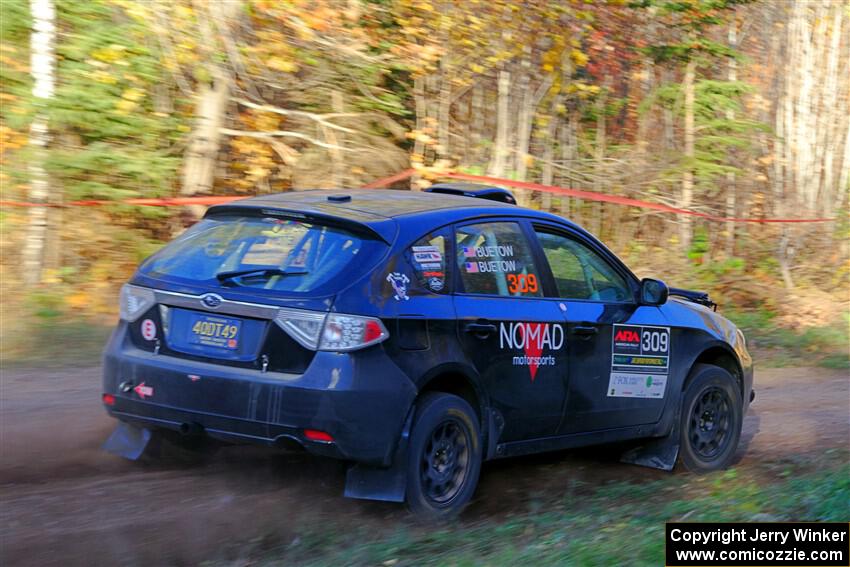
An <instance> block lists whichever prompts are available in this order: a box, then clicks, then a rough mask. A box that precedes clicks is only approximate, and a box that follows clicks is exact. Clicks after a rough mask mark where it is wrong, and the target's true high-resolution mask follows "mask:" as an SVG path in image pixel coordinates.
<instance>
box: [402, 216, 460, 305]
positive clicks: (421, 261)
mask: <svg viewBox="0 0 850 567" xmlns="http://www.w3.org/2000/svg"><path fill="white" fill-rule="evenodd" d="M449 234H450V233H449V230H448V229H441V230H439V231H436V232H432V233H431V234H427V235H425V236H423V237H422V238H420V239H419V240H417V241H416V242H415V243H414V244H413V246H411V247H410V248H408V250H407V253H406V256H407V259H408V261H409V262H410V265H411V266H413V273H414V274H415V275H416V279H417V280H419V285H421V286H422V287H424V288H425V289H427V290H429V291H432V292H434V293H448V292H449V286H448V285H447V280H446V277H447V274H446V269H447V266H446V250H447V248H448V240H449Z"/></svg>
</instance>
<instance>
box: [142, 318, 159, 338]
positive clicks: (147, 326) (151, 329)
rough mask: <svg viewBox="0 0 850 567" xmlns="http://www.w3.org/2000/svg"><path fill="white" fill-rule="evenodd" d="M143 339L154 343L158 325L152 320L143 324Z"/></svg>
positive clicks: (147, 320)
mask: <svg viewBox="0 0 850 567" xmlns="http://www.w3.org/2000/svg"><path fill="white" fill-rule="evenodd" d="M141 328H142V338H144V339H145V340H146V341H152V340H154V339H155V338H156V323H154V322H153V320H152V319H145V320H144V321H142V324H141Z"/></svg>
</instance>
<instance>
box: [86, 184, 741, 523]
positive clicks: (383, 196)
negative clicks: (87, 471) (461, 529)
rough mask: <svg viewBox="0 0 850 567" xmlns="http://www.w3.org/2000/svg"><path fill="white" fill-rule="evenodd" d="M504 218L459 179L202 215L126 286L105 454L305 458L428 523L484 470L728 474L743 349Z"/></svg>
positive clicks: (557, 239)
mask: <svg viewBox="0 0 850 567" xmlns="http://www.w3.org/2000/svg"><path fill="white" fill-rule="evenodd" d="M513 203H514V200H513V197H512V196H511V194H510V193H509V192H507V191H504V190H501V189H498V188H481V189H475V188H474V187H470V186H464V185H458V184H455V185H451V184H449V185H438V186H435V187H433V188H432V189H431V190H430V191H429V192H421V193H420V192H407V191H378V190H362V191H360V190H357V191H304V192H292V193H285V194H280V195H268V196H263V197H256V198H251V199H246V200H243V201H237V202H234V203H231V204H228V205H220V206H216V207H212V208H210V209H209V211H208V212H207V214H206V216H205V217H204V219H203V220H201V221H200V222H199V223H197V224H196V225H194V226H193V227H191V228H190V229H189V230H187V231H186V232H185V233H184V234H183V235H182V236H180V237H179V238H177V239H176V240H174V241H173V242H171V243H170V244H168V245H167V246H165V247H164V248H163V249H162V250H160V251H159V252H157V253H156V254H154V255H153V256H152V257H151V258H149V259H148V260H146V261H145V262H144V263H143V264H142V265H141V267H140V268H139V270H138V272H137V273H136V274H135V275H134V276H133V279H132V280H131V281H130V282H129V283H128V284H127V285H126V286H124V288H123V289H122V292H121V321H120V323H119V324H118V327H117V329H116V330H115V332H114V334H113V336H112V338H111V339H110V342H109V344H108V346H107V349H106V352H105V355H104V378H103V392H104V394H103V402H104V405H105V407H106V410H107V411H108V412H109V414H110V415H112V416H113V417H115V418H117V419H118V420H120V421H119V427H118V428H117V429H116V431H115V433H113V435H112V437H110V439H109V440H108V441H107V445H106V446H107V449H110V450H112V451H113V452H117V453H119V454H123V455H124V456H127V457H129V458H137V457H139V456H140V455H142V454H143V453H145V452H146V451H149V449H150V447H152V446H153V445H154V444H152V443H150V442H151V441H154V440H156V439H171V440H172V442H173V441H174V439H177V440H178V442H181V441H180V440H185V441H186V442H187V443H186V444H187V446H188V445H189V443H188V442H189V441H190V440H193V439H198V438H206V437H211V438H215V439H218V440H224V441H233V442H243V443H254V444H262V445H268V446H275V447H289V446H292V445H297V446H300V447H302V448H304V449H306V450H307V451H309V452H310V453H313V454H316V455H321V456H326V457H333V458H337V459H343V460H345V461H349V462H351V463H352V467H351V468H350V469H349V472H348V477H347V481H346V495H348V496H353V497H360V498H375V499H383V500H395V501H406V502H407V503H408V505H409V506H410V508H411V509H412V510H413V511H415V512H417V513H419V514H422V515H425V516H429V517H433V518H440V517H446V516H450V515H453V514H456V513H457V512H459V511H460V509H461V508H462V507H463V506H464V505H465V504H466V503H467V502H468V501H469V499H470V498H471V496H472V494H473V492H474V490H475V487H476V484H477V482H478V476H479V471H480V470H481V463H482V462H483V461H485V460H488V459H495V458H501V457H511V456H516V455H522V454H528V453H536V452H541V451H550V450H557V449H564V448H570V447H578V446H583V445H590V444H597V443H611V442H623V441H631V440H633V441H634V443H633V444H632V448H631V449H630V450H629V451H627V453H626V454H625V455H624V460H626V461H629V462H633V463H639V464H644V465H649V466H655V467H659V468H665V469H668V470H669V469H672V468H673V465H674V464H675V463H676V462H677V460H678V461H680V462H681V463H682V464H683V465H684V466H685V467H687V468H688V469H691V470H695V471H708V470H714V469H718V468H722V467H725V466H727V465H728V464H729V463H730V461H731V460H732V458H733V456H734V454H735V451H736V448H737V446H738V441H739V438H740V433H741V423H742V420H743V416H744V413H745V412H746V410H747V407H748V406H749V404H750V402H751V401H752V399H753V396H754V394H753V389H752V380H753V369H752V360H751V358H750V355H749V354H748V352H747V349H746V343H745V340H744V336H743V334H742V333H741V332H740V331H739V330H738V329H737V328H736V327H735V326H734V325H733V324H732V323H730V322H729V321H728V320H727V319H725V318H723V317H722V316H720V315H718V314H717V313H716V312H715V311H714V309H712V308H713V307H715V306H714V305H713V304H712V303H711V301H710V300H709V299H708V297H707V296H706V295H705V294H700V293H697V292H690V291H686V290H677V289H671V288H668V287H667V286H666V285H665V284H664V283H663V282H661V281H659V280H653V279H644V280H639V279H638V278H636V277H635V276H634V275H633V274H632V272H631V271H630V270H629V269H628V268H627V267H626V266H625V265H624V264H623V263H622V262H621V261H620V260H619V259H618V258H617V257H616V256H615V255H614V254H612V253H611V252H610V251H609V250H608V249H607V248H606V247H605V246H604V245H603V244H601V243H600V242H599V241H598V240H597V239H596V238H594V237H593V236H592V235H590V234H589V233H588V232H586V231H585V230H583V229H581V228H580V227H578V226H576V225H575V224H573V223H571V222H569V221H567V220H564V219H563V218H560V217H558V216H555V215H551V214H547V213H542V212H538V211H533V210H529V209H524V208H520V207H518V206H516V205H514V204H513ZM181 435H182V436H181Z"/></svg>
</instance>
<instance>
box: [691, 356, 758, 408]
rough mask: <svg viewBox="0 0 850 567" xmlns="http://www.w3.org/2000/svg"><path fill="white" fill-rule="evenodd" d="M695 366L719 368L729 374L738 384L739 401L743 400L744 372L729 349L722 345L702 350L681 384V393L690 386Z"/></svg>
mask: <svg viewBox="0 0 850 567" xmlns="http://www.w3.org/2000/svg"><path fill="white" fill-rule="evenodd" d="M697 364H710V365H712V366H719V367H720V368H723V369H724V370H726V371H727V372H729V374H731V375H732V376H734V377H735V382H736V383H737V384H738V392H739V393H740V395H741V400H743V399H744V370H743V368H742V367H741V363H740V361H739V360H738V357H737V356H736V355H735V352H734V351H733V350H732V349H731V348H729V347H728V346H725V345H722V344H715V345H711V346H709V347H707V348H706V349H705V350H703V351H702V352H701V353H700V354H699V356H697V357H696V359H695V360H694V361H693V363H692V364H691V366H690V368H689V369H688V377H687V379H686V380H685V381H684V382H683V383H682V391H683V392H684V391H685V389H687V387H688V384H690V382H691V378H692V376H691V372H692V371H693V369H694V367H696V365H697Z"/></svg>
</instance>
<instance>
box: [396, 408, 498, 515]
mask: <svg viewBox="0 0 850 567" xmlns="http://www.w3.org/2000/svg"><path fill="white" fill-rule="evenodd" d="M480 471H481V432H480V428H479V426H478V420H477V418H476V415H475V411H474V410H473V409H472V408H471V407H470V405H469V404H468V403H467V402H466V401H465V400H463V399H462V398H459V397H457V396H454V395H451V394H444V393H430V394H426V395H425V396H423V397H422V399H421V400H420V401H419V403H418V404H417V407H416V417H415V420H414V423H413V430H412V433H411V436H410V450H409V460H408V471H407V505H408V507H409V508H410V510H411V511H412V512H413V513H414V514H416V515H417V516H420V517H421V518H423V519H426V520H444V519H448V518H451V517H454V516H456V515H457V514H459V513H460V511H461V510H463V508H464V507H465V506H466V504H467V503H468V502H469V500H470V499H471V498H472V494H473V493H474V492H475V487H476V485H477V484H478V475H479V473H480Z"/></svg>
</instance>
